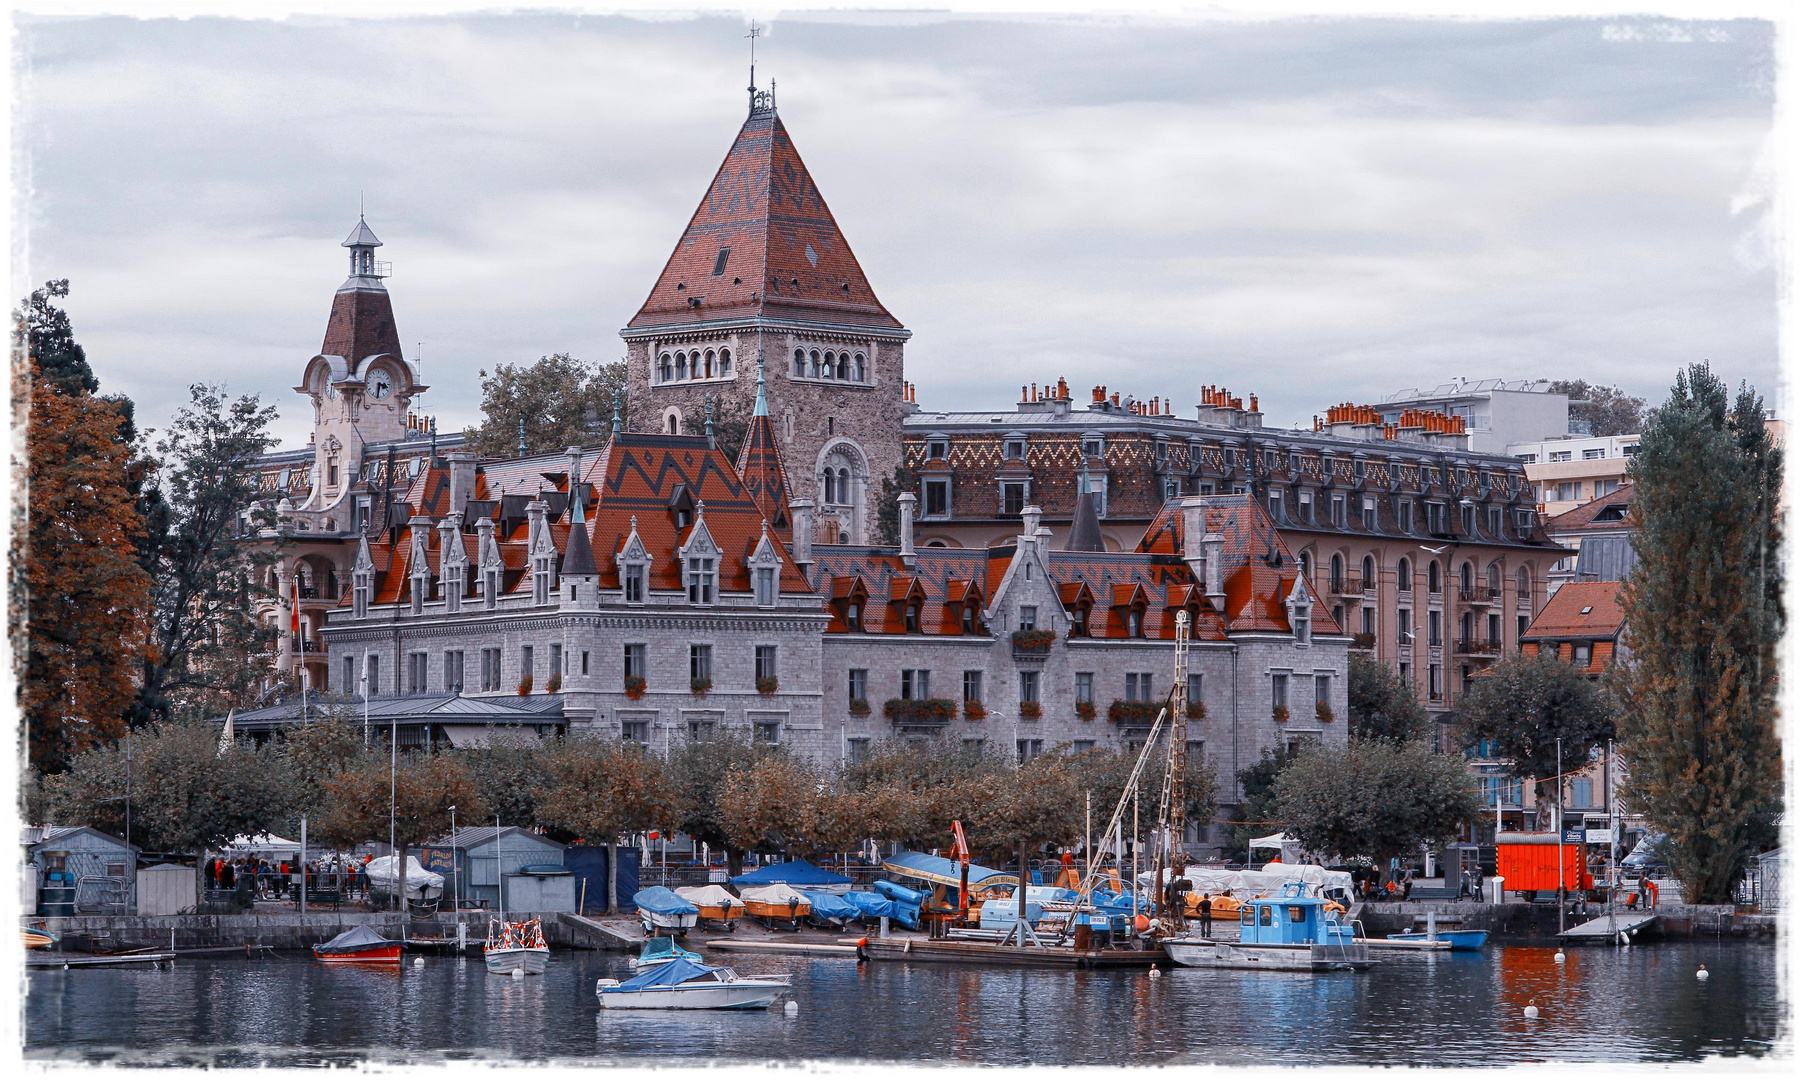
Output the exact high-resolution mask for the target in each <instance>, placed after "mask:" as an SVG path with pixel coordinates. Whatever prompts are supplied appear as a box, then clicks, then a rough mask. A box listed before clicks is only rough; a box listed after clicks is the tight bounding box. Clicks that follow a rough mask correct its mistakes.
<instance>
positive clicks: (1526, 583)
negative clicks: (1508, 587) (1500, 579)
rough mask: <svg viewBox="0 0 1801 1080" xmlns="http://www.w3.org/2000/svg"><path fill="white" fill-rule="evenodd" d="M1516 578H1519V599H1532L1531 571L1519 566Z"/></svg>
mask: <svg viewBox="0 0 1801 1080" xmlns="http://www.w3.org/2000/svg"><path fill="white" fill-rule="evenodd" d="M1518 580H1519V594H1520V599H1521V600H1530V599H1532V571H1530V570H1527V569H1526V568H1525V567H1523V566H1522V567H1520V572H1519V579H1518Z"/></svg>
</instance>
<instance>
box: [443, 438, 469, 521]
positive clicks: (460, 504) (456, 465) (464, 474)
mask: <svg viewBox="0 0 1801 1080" xmlns="http://www.w3.org/2000/svg"><path fill="white" fill-rule="evenodd" d="M444 461H445V464H446V465H447V466H448V468H449V470H450V512H451V513H453V514H464V515H466V514H468V512H469V500H470V499H473V498H475V455H474V454H471V453H468V452H466V451H463V450H455V451H452V452H451V453H448V454H446V455H444Z"/></svg>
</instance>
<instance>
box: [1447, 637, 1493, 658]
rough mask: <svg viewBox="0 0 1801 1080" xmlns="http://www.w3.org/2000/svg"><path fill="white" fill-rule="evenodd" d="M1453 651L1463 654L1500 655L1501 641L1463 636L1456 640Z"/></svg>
mask: <svg viewBox="0 0 1801 1080" xmlns="http://www.w3.org/2000/svg"><path fill="white" fill-rule="evenodd" d="M1455 651H1456V652H1458V653H1460V654H1462V655H1464V656H1499V655H1501V643H1500V642H1498V641H1476V640H1473V639H1468V638H1465V639H1461V640H1459V641H1458V642H1457V645H1456V650H1455Z"/></svg>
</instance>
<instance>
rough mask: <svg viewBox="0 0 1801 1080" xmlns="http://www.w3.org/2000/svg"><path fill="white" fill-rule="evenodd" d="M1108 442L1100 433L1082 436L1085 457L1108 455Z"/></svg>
mask: <svg viewBox="0 0 1801 1080" xmlns="http://www.w3.org/2000/svg"><path fill="white" fill-rule="evenodd" d="M1106 449H1107V444H1106V442H1105V441H1103V440H1102V438H1101V437H1100V436H1099V435H1084V436H1082V454H1083V456H1084V457H1092V458H1097V457H1104V456H1106Z"/></svg>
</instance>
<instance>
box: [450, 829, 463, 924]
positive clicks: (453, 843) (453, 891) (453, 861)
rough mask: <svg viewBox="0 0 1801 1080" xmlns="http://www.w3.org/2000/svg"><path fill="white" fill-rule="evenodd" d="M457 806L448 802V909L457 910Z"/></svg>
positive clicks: (458, 906) (458, 905)
mask: <svg viewBox="0 0 1801 1080" xmlns="http://www.w3.org/2000/svg"><path fill="white" fill-rule="evenodd" d="M458 880H459V879H458V878H457V808H456V804H455V803H451V804H450V910H451V911H457V910H459V908H460V907H461V906H462V897H461V896H460V895H459V894H458V893H457V882H458Z"/></svg>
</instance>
